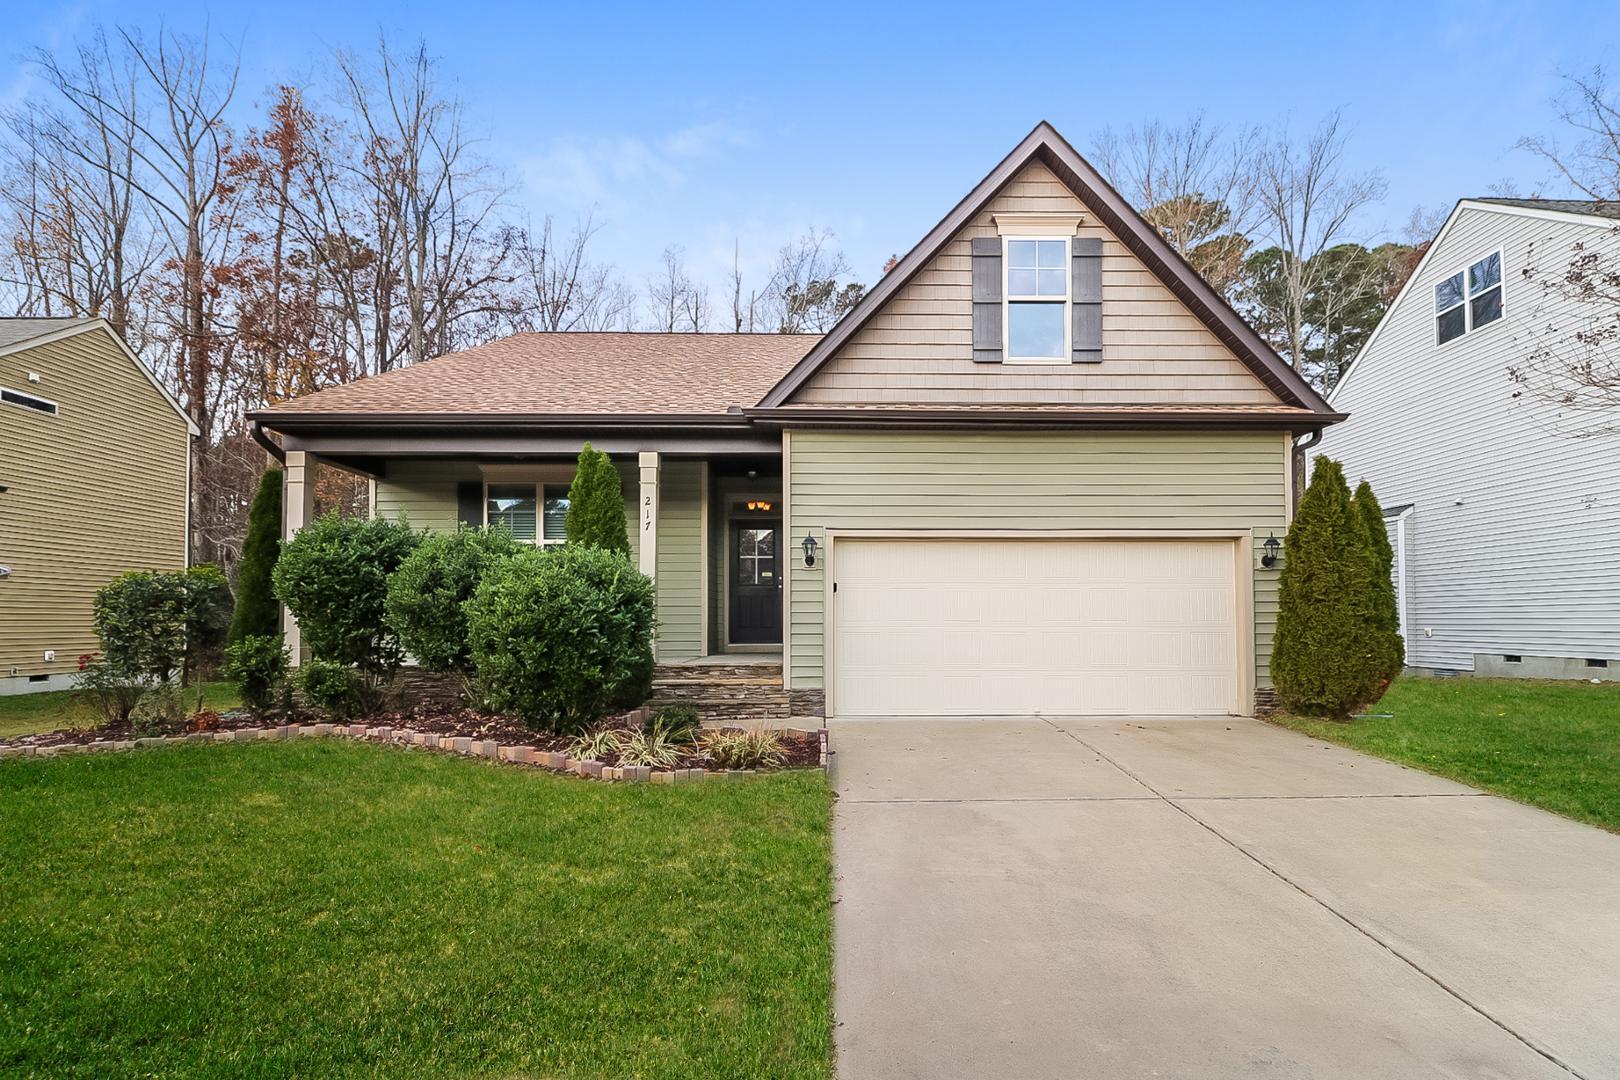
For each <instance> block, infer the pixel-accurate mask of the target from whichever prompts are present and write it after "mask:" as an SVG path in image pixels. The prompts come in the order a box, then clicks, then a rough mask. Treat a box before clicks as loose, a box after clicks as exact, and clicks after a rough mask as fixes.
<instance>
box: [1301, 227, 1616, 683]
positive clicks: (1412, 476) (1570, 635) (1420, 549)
mask: <svg viewBox="0 0 1620 1080" xmlns="http://www.w3.org/2000/svg"><path fill="white" fill-rule="evenodd" d="M1617 213H1620V208H1616V207H1614V206H1613V205H1612V204H1610V205H1604V204H1584V205H1583V204H1578V203H1570V202H1550V201H1539V200H1465V201H1463V202H1461V203H1459V204H1458V205H1457V208H1456V209H1455V210H1454V211H1453V212H1452V214H1451V217H1450V218H1449V219H1448V220H1447V221H1446V224H1445V227H1444V228H1443V229H1442V230H1441V231H1440V234H1439V236H1438V237H1437V238H1436V239H1435V242H1434V244H1433V246H1432V247H1431V248H1430V250H1429V252H1428V253H1427V255H1426V256H1425V257H1424V259H1423V261H1422V263H1421V264H1420V265H1419V267H1418V268H1417V270H1416V272H1415V273H1414V274H1413V276H1412V279H1411V280H1410V281H1409V282H1408V283H1407V285H1406V287H1405V288H1404V289H1403V290H1402V292H1401V294H1400V296H1398V297H1397V298H1396V300H1395V302H1394V304H1392V305H1391V307H1390V309H1389V311H1388V312H1387V313H1386V315H1385V317H1384V320H1383V322H1382V323H1380V325H1379V327H1378V329H1377V330H1376V331H1375V332H1374V333H1373V335H1372V337H1371V338H1370V339H1369V340H1368V342H1367V344H1366V346H1365V347H1364V348H1363V349H1362V351H1361V353H1360V354H1359V355H1358V356H1357V357H1356V359H1355V362H1354V363H1353V364H1352V365H1351V366H1350V368H1349V370H1348V371H1347V372H1346V374H1345V376H1344V378H1343V379H1341V380H1340V382H1339V385H1338V386H1337V387H1336V388H1335V389H1334V391H1333V393H1332V394H1330V395H1329V397H1328V401H1329V402H1330V403H1331V404H1332V405H1333V406H1334V407H1335V409H1337V410H1338V411H1340V412H1346V413H1349V414H1350V419H1349V420H1347V421H1346V422H1344V423H1342V424H1340V425H1338V426H1336V427H1334V428H1332V429H1330V430H1328V431H1327V432H1325V433H1324V436H1323V439H1322V441H1321V443H1320V444H1319V445H1318V446H1317V447H1315V448H1314V449H1313V450H1312V451H1311V455H1312V458H1313V459H1314V458H1315V457H1317V456H1320V455H1324V454H1325V455H1327V456H1329V457H1333V458H1336V459H1338V460H1340V461H1342V462H1343V463H1344V466H1345V475H1346V477H1347V479H1349V481H1350V483H1351V484H1352V485H1354V484H1355V483H1356V482H1357V481H1359V480H1362V479H1365V480H1368V481H1370V482H1371V483H1372V485H1373V489H1374V491H1375V492H1376V493H1377V495H1378V498H1379V502H1380V503H1381V504H1382V506H1383V507H1384V512H1385V515H1386V517H1387V518H1388V519H1389V526H1390V535H1391V539H1392V540H1393V541H1395V543H1396V547H1397V565H1396V583H1397V587H1398V592H1399V595H1400V600H1401V607H1402V621H1403V624H1404V626H1405V629H1406V637H1407V645H1406V657H1407V663H1408V665H1410V666H1411V667H1414V668H1418V669H1429V670H1441V671H1463V672H1476V673H1479V674H1491V675H1522V676H1526V677H1578V678H1607V679H1613V678H1620V435H1607V436H1601V435H1599V436H1594V435H1586V436H1584V437H1583V436H1582V435H1581V434H1580V433H1581V432H1589V431H1590V430H1591V427H1592V425H1591V422H1590V421H1591V418H1590V416H1587V417H1577V416H1573V415H1569V414H1566V413H1565V412H1564V411H1563V410H1562V409H1560V408H1559V407H1557V406H1554V405H1552V404H1549V403H1548V402H1547V401H1546V400H1545V399H1544V398H1542V397H1539V396H1537V395H1536V394H1534V393H1530V392H1527V391H1526V390H1525V388H1524V387H1522V386H1520V385H1519V384H1517V383H1515V381H1514V380H1513V379H1512V378H1511V377H1510V375H1509V368H1510V367H1513V366H1515V365H1519V364H1522V362H1523V360H1524V358H1525V356H1526V354H1528V353H1529V352H1530V351H1531V350H1532V349H1533V348H1535V346H1536V343H1537V342H1538V341H1540V340H1541V336H1540V335H1541V329H1542V328H1543V327H1545V326H1546V325H1547V324H1548V323H1549V322H1550V321H1552V320H1554V319H1557V318H1559V317H1560V312H1559V308H1560V306H1567V305H1571V304H1572V303H1573V302H1572V301H1567V300H1563V299H1558V298H1554V299H1552V300H1550V301H1549V299H1548V298H1547V297H1546V295H1544V291H1543V289H1542V288H1541V286H1540V284H1539V281H1540V280H1543V279H1544V277H1545V275H1546V273H1547V272H1548V271H1550V270H1554V269H1559V270H1561V269H1562V268H1563V267H1564V266H1567V264H1568V262H1569V259H1570V257H1571V253H1572V250H1573V249H1574V246H1575V245H1577V244H1580V245H1583V246H1584V249H1585V250H1586V251H1594V250H1603V251H1609V252H1616V253H1620V220H1617V219H1616V216H1615V215H1616V214H1617ZM1497 257H1499V258H1500V282H1501V284H1500V288H1501V290H1502V292H1501V295H1500V304H1501V313H1500V317H1496V315H1495V311H1496V305H1497V303H1498V299H1497V298H1496V297H1493V296H1490V295H1488V294H1489V292H1490V290H1491V289H1493V288H1495V287H1496V286H1494V285H1493V284H1492V282H1493V281H1494V280H1495V278H1496V273H1497V272H1496V270H1495V267H1494V265H1493V260H1494V259H1495V258H1497ZM1532 261H1533V263H1534V264H1536V265H1538V266H1539V267H1540V271H1541V272H1540V274H1538V275H1537V279H1536V280H1527V278H1526V273H1525V271H1526V267H1527V266H1529V265H1532ZM1459 273H1460V274H1461V279H1460V282H1459V279H1458V278H1457V275H1458V274H1459ZM1459 286H1460V294H1459V292H1458V288H1459ZM1569 314H1570V313H1569V311H1568V310H1567V308H1566V310H1564V312H1563V317H1564V318H1565V319H1567V318H1568V317H1569ZM1617 419H1620V418H1617Z"/></svg>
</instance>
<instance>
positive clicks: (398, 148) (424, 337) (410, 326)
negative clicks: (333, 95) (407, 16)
mask: <svg viewBox="0 0 1620 1080" xmlns="http://www.w3.org/2000/svg"><path fill="white" fill-rule="evenodd" d="M337 66H338V71H339V74H340V77H341V80H342V85H343V89H344V91H345V94H346V104H347V105H348V107H349V109H350V111H351V112H352V114H353V118H354V123H355V124H356V126H357V128H358V129H359V133H360V137H361V139H362V141H363V144H364V148H365V149H364V152H363V154H362V155H361V157H360V159H359V165H360V168H361V173H360V175H361V179H362V180H363V181H364V183H365V184H366V185H368V186H369V188H370V193H371V194H372V195H373V197H374V198H375V203H376V205H377V206H378V207H379V208H380V210H381V215H382V220H381V221H380V222H379V224H380V226H381V227H380V228H379V230H378V231H379V239H380V241H381V246H379V248H378V253H379V255H380V256H381V257H382V258H384V259H387V258H390V257H395V258H396V259H397V262H396V263H395V264H394V265H395V268H396V269H397V271H398V274H399V287H400V289H401V291H402V293H403V300H404V303H403V307H404V314H405V327H404V335H403V336H404V341H403V345H404V350H403V351H404V359H405V361H406V362H408V363H420V362H422V361H423V360H426V359H428V358H429V357H431V356H436V355H438V354H439V353H441V352H445V351H448V350H449V349H451V348H454V347H455V345H456V343H457V331H458V324H459V323H461V322H463V321H468V320H478V319H480V318H485V319H487V320H490V321H493V320H495V319H497V318H498V317H499V316H501V315H502V314H505V313H507V308H506V306H505V304H504V303H503V298H502V296H501V292H502V289H501V287H502V286H504V285H507V284H510V282H511V273H510V267H509V266H508V262H509V260H510V259H511V256H512V242H513V239H514V237H513V234H512V232H511V230H507V229H501V228H498V227H497V223H496V221H495V218H494V213H495V210H496V209H497V207H498V206H499V205H500V202H501V199H502V198H503V197H504V195H505V188H504V185H503V184H502V183H501V181H500V179H499V177H498V176H497V175H496V174H495V172H494V170H493V169H491V168H490V167H489V165H488V164H487V163H485V162H483V161H482V160H480V159H478V158H477V157H476V155H475V154H474V152H473V143H472V140H471V139H470V137H468V136H467V135H466V133H465V132H464V131H463V128H462V120H463V116H462V106H461V103H460V102H459V101H456V100H453V99H449V98H444V97H441V96H440V95H439V92H438V89H437V86H436V82H435V72H434V67H435V64H434V61H433V59H432V57H430V56H429V55H428V52H427V46H426V45H425V44H423V43H420V42H419V43H418V44H417V46H416V48H415V49H414V50H412V51H411V52H410V53H408V54H407V55H405V56H404V57H400V56H396V55H395V54H394V52H393V51H392V50H391V49H390V48H389V45H388V42H387V40H386V39H382V40H379V42H378V45H377V56H376V60H375V63H372V64H369V65H368V64H365V63H362V62H361V61H360V60H359V59H358V58H357V57H356V56H355V55H354V54H352V53H349V52H340V53H339V54H338V57H337ZM394 363H395V357H394V353H393V352H392V351H389V352H386V353H384V354H382V355H381V356H379V363H378V370H387V369H388V368H390V367H392V366H394Z"/></svg>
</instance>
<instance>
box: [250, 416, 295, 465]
mask: <svg viewBox="0 0 1620 1080" xmlns="http://www.w3.org/2000/svg"><path fill="white" fill-rule="evenodd" d="M248 434H249V435H252V436H253V441H254V442H256V443H258V444H259V445H260V446H262V447H264V450H265V453H267V454H269V455H270V456H271V457H273V458H275V459H276V460H277V461H279V462H281V463H282V464H283V465H285V464H287V451H285V450H283V449H282V448H281V444H280V443H278V442H276V440H274V439H272V438H271V437H270V436H269V435H268V434H267V433H266V432H265V430H264V427H263V426H262V425H261V424H260V423H259V422H258V421H257V420H253V421H250V422H249V424H248Z"/></svg>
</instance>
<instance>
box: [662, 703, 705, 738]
mask: <svg viewBox="0 0 1620 1080" xmlns="http://www.w3.org/2000/svg"><path fill="white" fill-rule="evenodd" d="M699 726H700V725H699V722H698V711H697V706H696V705H694V704H692V703H691V702H690V701H672V702H670V703H669V704H668V705H665V706H664V707H663V708H661V709H659V710H658V713H657V715H655V716H654V717H653V718H652V725H651V730H652V731H655V732H659V733H662V734H663V735H665V736H666V737H668V738H670V739H672V740H674V741H675V742H692V741H693V740H695V739H696V738H697V735H698V728H699Z"/></svg>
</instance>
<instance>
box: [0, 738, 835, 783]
mask: <svg viewBox="0 0 1620 1080" xmlns="http://www.w3.org/2000/svg"><path fill="white" fill-rule="evenodd" d="M308 737H325V738H339V739H354V740H357V741H360V742H375V743H386V744H390V745H394V746H403V747H408V748H411V749H419V750H433V751H436V752H438V753H447V754H460V755H462V756H463V757H479V758H486V759H489V760H491V761H499V762H502V763H504V764H508V765H525V766H528V767H530V768H538V769H545V770H547V771H549V772H555V773H564V774H570V775H574V776H581V777H584V778H586V779H589V780H602V781H606V782H609V783H630V784H634V783H649V782H650V783H654V784H688V783H696V782H701V781H705V780H740V779H746V778H748V777H751V776H757V775H759V773H760V770H758V769H654V768H653V767H652V766H650V765H626V766H623V767H619V766H612V765H605V764H603V763H602V762H600V761H595V760H590V759H585V758H571V757H569V756H568V755H567V754H566V753H564V752H563V751H560V750H542V749H540V748H539V747H537V746H514V745H510V744H507V745H503V744H501V743H498V742H496V741H495V740H494V739H474V738H471V737H469V736H463V735H438V734H435V733H433V732H425V731H412V730H411V729H409V728H393V727H367V726H366V725H364V724H282V725H280V726H278V727H270V728H235V729H232V730H230V731H212V732H210V731H193V732H189V733H187V734H185V735H157V736H149V737H147V738H141V739H117V740H113V739H103V740H99V741H96V742H88V743H61V744H58V745H56V746H0V758H15V757H38V758H48V757H65V756H67V755H70V754H91V753H108V752H112V751H119V750H144V749H148V748H150V747H157V746H179V745H181V744H184V743H223V742H282V741H285V740H288V739H298V738H308ZM826 765H827V733H826V729H822V731H821V767H822V768H825V767H826ZM772 771H777V770H772Z"/></svg>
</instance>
